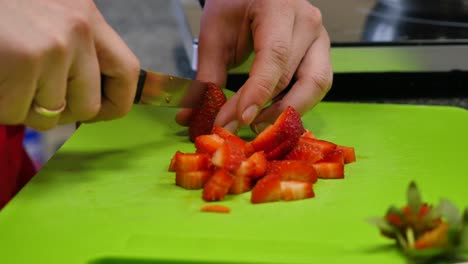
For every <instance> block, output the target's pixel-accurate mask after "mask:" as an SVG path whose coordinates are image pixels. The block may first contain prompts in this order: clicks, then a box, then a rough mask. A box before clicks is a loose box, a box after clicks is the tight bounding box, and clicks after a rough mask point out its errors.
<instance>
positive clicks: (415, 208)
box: [406, 181, 423, 214]
mask: <svg viewBox="0 0 468 264" xmlns="http://www.w3.org/2000/svg"><path fill="white" fill-rule="evenodd" d="M406 197H407V200H408V207H409V208H410V210H411V212H412V213H413V214H417V213H419V210H420V209H421V206H422V204H423V202H422V198H421V193H420V192H419V190H418V187H417V186H416V183H415V182H414V181H411V183H410V185H409V187H408V191H407V194H406Z"/></svg>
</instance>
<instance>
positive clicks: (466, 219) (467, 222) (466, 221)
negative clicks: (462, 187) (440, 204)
mask: <svg viewBox="0 0 468 264" xmlns="http://www.w3.org/2000/svg"><path fill="white" fill-rule="evenodd" d="M463 225H464V226H468V207H466V208H465V211H464V212H463Z"/></svg>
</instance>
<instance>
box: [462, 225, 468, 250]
mask: <svg viewBox="0 0 468 264" xmlns="http://www.w3.org/2000/svg"><path fill="white" fill-rule="evenodd" d="M460 250H461V251H463V252H468V225H466V224H465V225H464V226H463V227H462V230H461V234H460Z"/></svg>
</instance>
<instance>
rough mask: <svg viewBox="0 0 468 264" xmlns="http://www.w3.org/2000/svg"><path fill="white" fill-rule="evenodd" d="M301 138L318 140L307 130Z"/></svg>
mask: <svg viewBox="0 0 468 264" xmlns="http://www.w3.org/2000/svg"><path fill="white" fill-rule="evenodd" d="M300 138H311V139H316V137H315V135H314V134H313V133H312V132H311V131H310V130H308V129H306V130H305V132H304V133H302V135H301V137H300Z"/></svg>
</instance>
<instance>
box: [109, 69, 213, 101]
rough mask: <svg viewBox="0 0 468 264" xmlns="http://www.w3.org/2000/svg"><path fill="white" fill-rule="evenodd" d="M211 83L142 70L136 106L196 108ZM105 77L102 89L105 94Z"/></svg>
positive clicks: (135, 99) (136, 95)
mask: <svg viewBox="0 0 468 264" xmlns="http://www.w3.org/2000/svg"><path fill="white" fill-rule="evenodd" d="M208 85H209V83H207V82H202V81H198V80H191V79H186V78H182V77H178V76H173V75H168V74H164V73H160V72H154V71H148V70H144V69H141V70H140V75H139V78H138V83H137V90H136V94H135V98H134V101H133V103H134V104H142V105H152V106H160V107H176V108H195V107H197V106H198V105H199V104H200V102H201V99H202V97H203V95H204V93H205V91H206V89H207V88H208ZM104 86H105V76H101V87H102V88H101V89H102V93H103V94H104V93H105V90H104Z"/></svg>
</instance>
